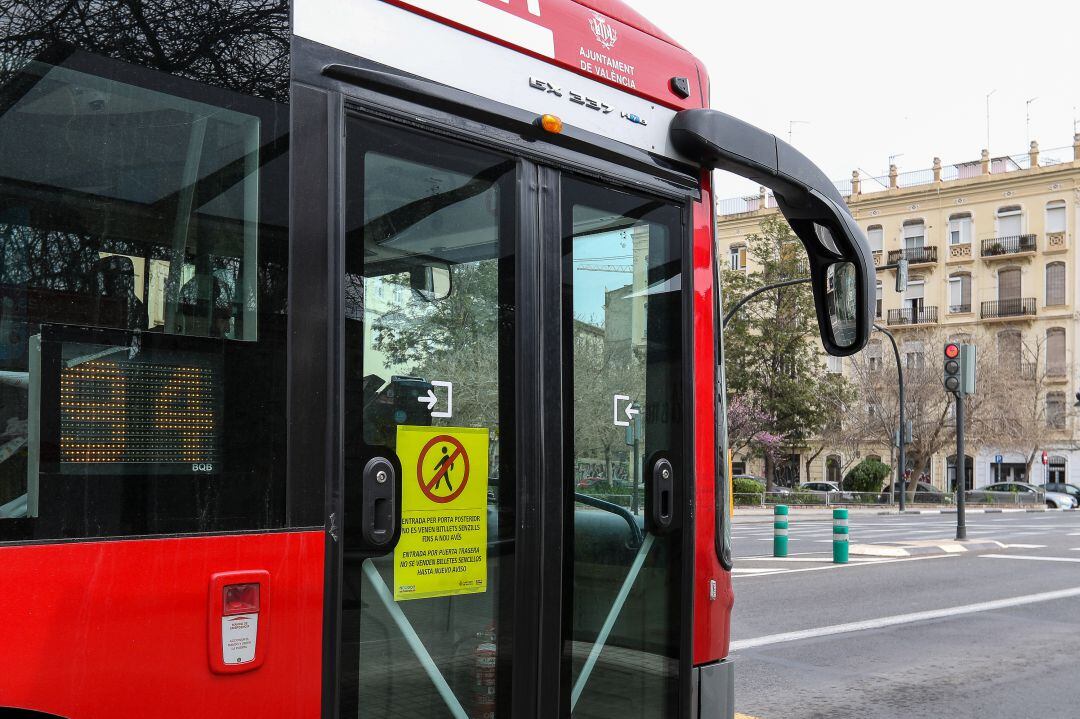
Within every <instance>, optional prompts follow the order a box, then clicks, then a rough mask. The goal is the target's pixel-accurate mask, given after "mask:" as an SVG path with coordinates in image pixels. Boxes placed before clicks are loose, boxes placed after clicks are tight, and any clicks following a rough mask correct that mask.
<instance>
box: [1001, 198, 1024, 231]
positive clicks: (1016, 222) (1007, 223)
mask: <svg viewBox="0 0 1080 719" xmlns="http://www.w3.org/2000/svg"><path fill="white" fill-rule="evenodd" d="M1023 219H1024V216H1023V213H1022V212H1021V210H1020V205H1008V206H1006V207H1001V208H999V209H998V211H997V236H998V237H1016V236H1018V235H1021V234H1023V229H1022V225H1023Z"/></svg>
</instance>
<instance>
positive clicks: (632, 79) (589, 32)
mask: <svg viewBox="0 0 1080 719" xmlns="http://www.w3.org/2000/svg"><path fill="white" fill-rule="evenodd" d="M386 1H387V2H390V3H391V4H394V5H397V6H399V7H402V8H405V9H408V10H410V11H412V12H415V13H417V14H419V15H424V16H425V17H430V18H432V19H433V20H437V21H439V22H441V23H443V24H446V25H451V26H453V27H456V28H458V29H459V30H464V31H465V32H468V33H470V34H473V35H476V36H478V37H483V38H486V39H488V40H491V41H492V42H496V43H498V44H500V45H504V46H506V47H511V48H513V49H514V50H516V51H518V52H522V53H525V54H528V55H532V56H533V57H539V58H540V59H542V60H544V61H545V62H550V63H552V64H554V65H558V66H560V67H562V68H565V69H567V70H571V71H573V72H576V73H577V74H579V75H583V76H585V77H588V78H591V79H593V80H597V81H599V82H602V83H605V84H608V85H611V86H612V87H615V88H618V89H619V90H622V91H623V92H629V93H633V94H635V95H639V96H641V97H645V98H648V99H649V100H653V101H655V102H657V103H659V104H661V105H664V106H666V107H671V108H674V109H678V110H681V109H686V108H690V107H703V106H705V105H706V104H708V100H707V98H703V95H702V93H701V87H702V86H703V83H702V81H701V78H700V77H699V68H700V63H698V61H697V60H696V59H695V58H694V56H693V55H691V54H690V53H688V52H687V51H686V50H684V49H682V48H681V47H679V46H678V45H675V44H673V42H672V41H671V40H670V39H663V38H662V37H660V35H662V34H661V33H659V31H658V30H656V29H655V27H654V26H653V25H652V24H651V23H649V22H648V21H647V20H645V19H644V18H642V17H641V15H639V14H638V13H636V12H634V11H633V10H629V9H628V8H627V7H626V6H625V5H624V4H623V3H621V2H612V1H611V0H607V1H602V0H590V1H589V3H588V5H589V6H588V7H587V6H585V5H583V4H580V3H578V2H575V0H539V7H540V15H536V14H534V13H532V12H530V11H529V8H528V2H527V0H509V2H508V3H507V2H503V0H481V2H484V3H486V4H488V5H491V6H493V7H497V8H499V9H500V10H502V11H504V12H508V13H510V14H512V15H514V16H516V17H519V18H521V19H522V20H526V21H528V22H531V23H533V24H535V25H539V26H541V27H545V28H548V29H549V30H551V31H552V33H553V35H554V39H555V56H554V57H553V58H552V57H545V56H543V55H537V54H535V53H533V52H530V51H528V50H526V49H525V48H522V47H519V46H516V45H513V44H512V43H510V42H508V41H506V40H505V39H503V38H499V37H496V36H493V35H489V34H486V33H483V32H481V31H479V30H477V29H475V28H472V27H469V26H467V25H462V24H460V23H457V22H454V21H453V20H450V19H447V18H445V17H441V16H439V15H438V14H436V13H434V12H431V11H429V10H426V9H424V7H419V6H417V5H416V4H414V3H413V2H410V0H386ZM620 12H622V13H626V20H625V21H624V20H623V16H622V15H619V14H613V13H620ZM597 15H602V17H603V19H604V21H605V24H606V25H608V26H610V28H611V29H612V30H613V31H614V41H613V42H612V41H611V36H605V37H604V42H608V43H610V44H611V47H606V46H605V45H604V44H603V42H601V39H600V37H598V33H597V31H595V30H594V29H593V24H592V23H591V22H590V21H592V20H594V19H595V18H596V16H597ZM639 28H646V30H643V29H639ZM648 29H651V31H652V32H649V31H648ZM665 37H666V36H665ZM673 77H685V78H686V79H688V80H689V81H690V96H689V97H686V98H683V97H679V96H678V95H677V94H676V93H675V92H674V91H673V90H672V88H671V78H673Z"/></svg>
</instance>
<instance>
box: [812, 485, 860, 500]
mask: <svg viewBox="0 0 1080 719" xmlns="http://www.w3.org/2000/svg"><path fill="white" fill-rule="evenodd" d="M799 491H800V492H810V493H812V494H827V495H830V496H833V497H839V498H840V499H847V500H851V499H855V495H853V494H852V493H851V492H845V491H844V490H842V489H840V485H839V484H837V483H836V482H805V483H803V484H800V485H799Z"/></svg>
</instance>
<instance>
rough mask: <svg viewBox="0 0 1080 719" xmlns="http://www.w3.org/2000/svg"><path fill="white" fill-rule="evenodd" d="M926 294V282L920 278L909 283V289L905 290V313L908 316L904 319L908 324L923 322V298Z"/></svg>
mask: <svg viewBox="0 0 1080 719" xmlns="http://www.w3.org/2000/svg"><path fill="white" fill-rule="evenodd" d="M925 292H926V282H925V281H924V280H923V279H921V278H919V279H913V280H910V281H909V282H908V286H907V289H906V290H904V312H903V314H904V315H906V317H905V318H904V319H905V320H906V321H907V322H912V323H915V322H922V321H923V320H924V319H925V318H924V317H923V296H924V294H925Z"/></svg>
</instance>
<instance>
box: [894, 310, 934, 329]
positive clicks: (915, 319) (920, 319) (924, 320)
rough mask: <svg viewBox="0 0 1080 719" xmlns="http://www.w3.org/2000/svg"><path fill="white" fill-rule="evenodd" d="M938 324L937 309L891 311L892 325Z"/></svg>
mask: <svg viewBox="0 0 1080 719" xmlns="http://www.w3.org/2000/svg"><path fill="white" fill-rule="evenodd" d="M935 322H937V307H920V308H919V309H917V310H916V309H915V308H913V307H904V308H903V309H899V310H889V324H890V325H925V324H933V323H935Z"/></svg>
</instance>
